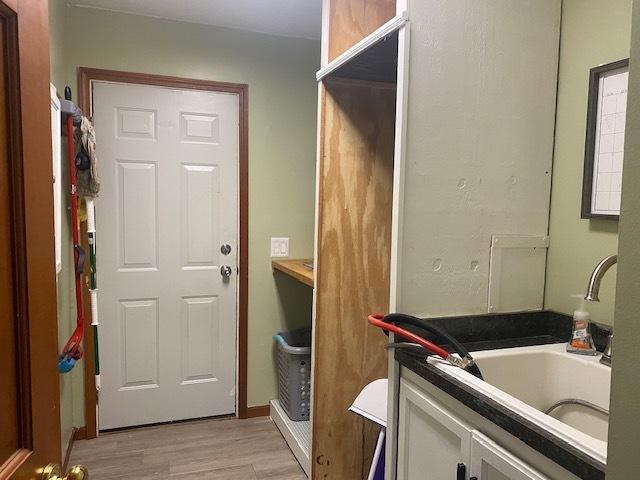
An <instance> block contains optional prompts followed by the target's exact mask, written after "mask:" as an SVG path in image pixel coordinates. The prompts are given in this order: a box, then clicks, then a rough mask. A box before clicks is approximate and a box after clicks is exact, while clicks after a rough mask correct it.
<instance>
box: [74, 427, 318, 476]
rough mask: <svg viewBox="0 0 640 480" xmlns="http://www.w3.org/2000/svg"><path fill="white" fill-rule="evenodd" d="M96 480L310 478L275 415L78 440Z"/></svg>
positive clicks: (78, 452) (78, 458)
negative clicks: (294, 454)
mask: <svg viewBox="0 0 640 480" xmlns="http://www.w3.org/2000/svg"><path fill="white" fill-rule="evenodd" d="M76 463H82V464H84V465H86V466H87V467H88V469H89V475H90V478H91V480H124V479H127V480H132V479H135V480H147V479H156V478H162V479H165V478H168V479H175V480H192V479H193V480H195V479H198V480H262V479H278V480H306V478H307V477H306V476H305V474H304V472H303V471H302V469H301V468H300V466H299V465H298V462H297V461H296V459H295V458H294V456H293V454H292V453H291V451H290V450H289V447H287V445H286V443H285V442H284V440H283V439H282V436H281V435H280V432H278V429H277V428H276V426H275V425H274V423H273V422H272V421H271V419H270V418H268V417H264V418H255V419H250V420H237V419H235V418H224V419H209V420H198V421H193V422H186V423H174V424H168V425H160V426H153V427H145V428H136V429H131V430H122V431H118V432H109V433H103V434H101V435H100V437H99V438H97V439H95V440H81V441H77V442H75V445H74V447H73V451H72V453H71V461H70V463H69V465H70V466H71V465H74V464H76Z"/></svg>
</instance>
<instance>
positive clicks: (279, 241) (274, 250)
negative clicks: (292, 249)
mask: <svg viewBox="0 0 640 480" xmlns="http://www.w3.org/2000/svg"><path fill="white" fill-rule="evenodd" d="M271 256H272V257H288V256H289V238H288V237H271Z"/></svg>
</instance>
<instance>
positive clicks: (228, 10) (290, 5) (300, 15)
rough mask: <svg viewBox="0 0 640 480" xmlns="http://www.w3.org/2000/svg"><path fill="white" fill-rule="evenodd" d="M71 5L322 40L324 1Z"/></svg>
mask: <svg viewBox="0 0 640 480" xmlns="http://www.w3.org/2000/svg"><path fill="white" fill-rule="evenodd" d="M67 3H69V4H70V5H74V6H78V7H87V8H97V9H101V10H110V11H114V12H124V13H132V14H136V15H145V16H149V17H157V18H166V19H170V20H179V21H183V22H192V23H201V24H206V25H216V26H219V27H227V28H235V29H239V30H248V31H251V32H259V33H266V34H269V35H279V36H283V37H295V38H309V39H314V40H317V39H320V25H321V11H322V0H67Z"/></svg>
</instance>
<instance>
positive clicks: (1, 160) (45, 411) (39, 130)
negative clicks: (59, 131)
mask: <svg viewBox="0 0 640 480" xmlns="http://www.w3.org/2000/svg"><path fill="white" fill-rule="evenodd" d="M47 7H48V4H47V1H46V0H5V1H0V18H2V33H3V38H2V42H1V46H2V52H1V55H2V58H3V60H2V66H3V68H2V70H3V80H2V83H1V87H2V97H3V101H2V103H1V104H0V107H1V108H3V111H2V112H1V114H2V117H3V119H2V120H0V130H2V133H1V134H0V135H3V136H4V138H3V139H2V140H4V142H3V146H5V149H4V150H3V151H2V153H1V154H0V177H1V181H0V212H1V213H0V232H1V233H0V277H1V280H2V285H3V286H4V285H8V286H9V288H3V292H2V295H3V298H2V301H0V309H1V310H0V316H2V317H3V318H2V321H3V322H4V323H3V324H2V328H3V330H2V338H3V340H2V341H3V344H2V347H3V348H2V350H3V352H2V355H3V358H2V360H3V362H2V365H1V366H0V368H2V369H3V372H2V374H1V376H2V377H3V382H5V383H3V385H2V386H3V387H7V388H6V389H4V388H3V389H2V391H0V398H1V405H2V407H7V408H8V409H9V410H8V411H6V410H4V408H3V409H2V412H1V413H0V414H1V415H3V417H2V420H0V422H2V450H1V454H2V456H1V457H0V479H5V478H12V479H15V480H22V479H33V478H36V476H37V475H38V473H37V472H38V470H39V469H41V468H42V467H44V466H45V465H47V464H48V463H50V462H58V463H59V462H60V461H61V445H60V411H59V402H60V396H59V395H60V394H59V374H58V370H57V349H58V345H57V343H58V334H57V309H56V284H55V253H54V233H53V189H52V182H53V176H52V164H51V125H50V118H51V117H50V110H49V105H50V102H49V40H48V29H47V25H48V8H47ZM7 222H9V224H8V225H7ZM8 254H10V255H11V261H10V262H8V261H7V255H8ZM5 282H6V283H5ZM11 286H13V288H11ZM5 332H11V333H9V335H5ZM5 349H6V350H5ZM7 414H8V416H6V417H5V415H7ZM5 425H7V426H8V428H9V430H6V431H5V430H4V427H5Z"/></svg>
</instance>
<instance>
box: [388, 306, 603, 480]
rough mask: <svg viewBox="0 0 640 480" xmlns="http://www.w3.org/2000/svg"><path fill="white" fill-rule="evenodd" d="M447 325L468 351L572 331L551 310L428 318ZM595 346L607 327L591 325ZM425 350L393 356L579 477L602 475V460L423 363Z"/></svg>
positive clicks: (549, 339) (542, 341) (548, 339)
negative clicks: (594, 457) (599, 460)
mask: <svg viewBox="0 0 640 480" xmlns="http://www.w3.org/2000/svg"><path fill="white" fill-rule="evenodd" d="M429 321H430V322H433V323H435V324H436V325H438V326H440V327H442V328H444V329H445V330H447V331H448V332H449V333H450V334H451V335H453V336H454V337H455V338H457V339H458V340H459V341H460V342H461V343H463V344H464V345H465V347H467V348H468V349H469V351H472V352H473V351H479V350H495V349H500V348H512V347H523V346H533V345H548V344H551V343H564V342H566V341H567V340H568V339H569V337H570V335H571V328H572V320H571V317H569V316H567V315H564V314H560V313H556V312H552V311H543V312H524V313H510V314H487V315H471V316H462V317H445V318H434V319H429ZM591 331H592V334H593V338H594V342H595V343H596V347H597V348H598V350H600V351H602V350H603V349H604V346H605V344H606V339H607V332H606V331H605V330H603V329H601V328H599V327H598V326H597V325H595V324H592V330H591ZM428 356H429V355H428V354H427V352H426V351H424V350H415V351H413V350H406V349H396V351H395V359H396V360H397V361H398V362H399V363H400V365H402V366H403V367H405V368H408V369H409V370H411V371H412V372H414V373H416V374H417V375H419V376H420V377H422V378H424V379H425V380H427V381H428V382H430V383H432V384H433V385H434V386H436V387H437V388H439V389H440V390H442V391H444V392H446V393H447V394H449V395H451V396H452V397H454V398H455V399H457V400H458V401H460V402H461V403H463V404H464V405H466V406H467V407H469V408H471V409H472V410H474V411H475V412H477V413H479V414H480V415H482V416H483V417H485V418H486V419H488V420H490V421H492V422H493V423H495V424H496V425H498V426H499V427H500V428H502V429H504V430H506V431H507V432H509V433H510V434H511V435H513V436H515V437H517V438H519V439H520V440H522V441H523V442H524V443H526V444H527V445H529V446H530V447H532V448H533V449H535V450H536V451H538V452H540V453H541V454H543V455H544V456H546V457H547V458H550V459H551V460H553V461H554V462H556V463H557V464H559V465H561V466H562V467H564V468H565V469H567V470H569V471H570V472H572V473H573V474H575V475H577V476H578V477H579V478H581V479H583V480H604V478H605V474H604V470H605V465H603V464H601V463H600V462H598V461H596V460H595V459H593V458H592V457H590V456H589V455H587V454H585V453H583V452H581V451H580V450H578V449H577V448H575V447H574V446H572V445H571V444H569V443H567V442H565V441H564V440H562V439H560V438H558V437H557V436H555V435H553V434H552V433H550V432H548V431H547V430H545V429H543V428H541V427H539V426H538V425H536V424H535V423H533V422H531V421H530V420H528V419H526V418H524V417H522V416H521V415H518V414H517V413H515V412H513V411H512V410H510V409H508V408H506V407H504V406H503V405H501V404H499V403H498V402H496V401H495V400H493V399H491V398H489V397H487V396H485V395H483V394H482V393H480V392H478V391H477V390H475V389H474V388H472V387H471V386H469V385H467V384H465V383H463V382H461V381H460V380H458V379H457V378H455V377H453V376H451V375H449V374H447V373H445V372H443V371H442V370H440V369H438V368H437V367H436V366H434V365H431V364H429V363H427V361H426V358H427V357H428Z"/></svg>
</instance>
